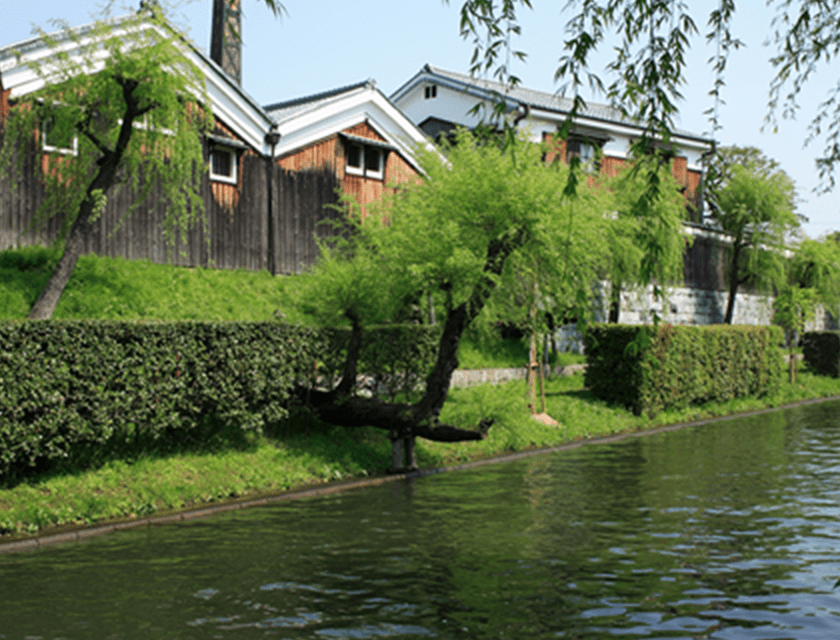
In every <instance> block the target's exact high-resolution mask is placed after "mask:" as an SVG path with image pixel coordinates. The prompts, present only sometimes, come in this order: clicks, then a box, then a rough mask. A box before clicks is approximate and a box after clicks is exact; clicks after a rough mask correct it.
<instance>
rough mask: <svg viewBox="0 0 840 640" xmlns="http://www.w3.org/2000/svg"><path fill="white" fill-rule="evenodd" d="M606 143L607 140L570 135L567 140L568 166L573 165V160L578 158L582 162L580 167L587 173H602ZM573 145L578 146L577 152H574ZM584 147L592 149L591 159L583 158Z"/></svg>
mask: <svg viewBox="0 0 840 640" xmlns="http://www.w3.org/2000/svg"><path fill="white" fill-rule="evenodd" d="M605 142H606V141H605V140H599V139H597V138H592V137H590V136H587V135H581V134H575V133H571V134H569V137H568V138H567V139H566V164H571V161H572V158H578V159H579V160H580V166H581V167H583V169H584V171H585V172H586V173H593V174H597V173H600V172H601V159H602V157H603V155H604V143H605ZM573 144H574V145H576V146H577V150H576V151H572V145H573ZM584 146H586V147H589V148H591V149H592V157H591V158H586V159H584V158H583V157H582V155H581V148H582V147H584Z"/></svg>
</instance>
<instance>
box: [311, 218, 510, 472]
mask: <svg viewBox="0 0 840 640" xmlns="http://www.w3.org/2000/svg"><path fill="white" fill-rule="evenodd" d="M524 240H525V238H524V234H523V233H522V232H518V233H515V234H513V235H509V236H506V237H505V238H502V239H497V240H494V241H493V242H492V243H490V246H488V248H487V258H486V261H485V264H484V274H485V275H484V277H483V278H481V280H480V281H479V283H478V284H477V285H476V287H475V289H474V290H473V292H472V295H471V296H470V298H469V300H467V301H466V302H464V303H462V304H460V305H458V306H457V307H454V308H452V309H449V310H448V312H447V314H446V321H445V323H444V327H443V332H442V333H441V337H440V341H439V343H438V354H437V358H436V360H435V364H434V366H433V368H432V371H431V373H430V374H429V376H428V377H427V378H426V388H425V392H424V393H423V396H422V397H421V398H420V400H418V401H417V402H416V403H414V404H408V403H392V402H390V403H389V402H383V401H381V400H379V399H377V398H364V397H358V396H355V395H353V389H354V387H355V384H356V380H355V378H356V361H357V359H358V356H359V352H360V346H361V337H362V326H361V323H360V322H359V320H358V317H356V316H355V315H354V314H349V313H348V314H347V317H348V318H349V319H350V321H351V323H352V326H353V329H352V332H351V335H350V343H349V346H348V349H347V360H346V362H345V366H344V372H343V375H342V379H341V382H340V383H339V384H338V386H337V387H336V388H335V389H333V390H331V391H321V390H317V389H307V388H300V389H298V393H297V395H298V398H299V399H300V400H301V401H303V402H306V403H307V404H309V405H310V407H311V408H312V409H313V411H314V412H315V413H316V415H317V416H318V417H319V418H320V419H321V420H323V421H324V422H326V423H328V424H334V425H337V426H342V427H365V426H371V427H375V428H378V429H384V430H386V431H388V433H389V437H390V439H391V443H392V447H391V453H392V462H391V469H390V471H392V472H399V471H406V470H408V469H411V468H415V467H416V464H415V461H414V440H415V438H417V437H420V438H426V439H427V440H433V441H436V442H463V441H466V440H482V439H484V438H485V437H486V436H487V432H488V430H489V429H490V426H491V425H492V424H493V420H492V419H486V418H485V419H482V420H481V421H480V422H479V424H478V428H477V429H463V428H461V427H455V426H452V425H448V424H442V423H441V422H440V420H439V416H440V412H441V410H442V409H443V404H444V402H445V401H446V397H447V395H448V394H449V384H450V382H451V380H452V373H453V372H454V371H455V369H457V368H458V346H459V344H460V341H461V336H462V334H463V333H464V330H465V329H466V328H467V327H468V326H469V324H470V323H471V322H472V321H473V320H474V319H475V318H476V317H477V316H478V314H479V313H480V312H481V310H482V309H483V308H484V305H485V304H486V302H487V300H488V298H489V297H490V294H491V293H492V291H493V289H494V288H495V286H496V285H495V276H498V275H499V274H501V272H502V269H503V268H504V264H505V261H506V260H507V258H508V257H509V256H510V254H511V253H512V252H513V251H514V250H515V249H517V248H518V247H520V246H522V243H523V242H524ZM403 453H405V462H403Z"/></svg>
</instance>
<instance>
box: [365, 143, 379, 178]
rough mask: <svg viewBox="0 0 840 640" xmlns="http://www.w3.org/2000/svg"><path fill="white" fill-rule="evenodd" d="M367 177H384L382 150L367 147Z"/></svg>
mask: <svg viewBox="0 0 840 640" xmlns="http://www.w3.org/2000/svg"><path fill="white" fill-rule="evenodd" d="M365 175H366V176H367V177H368V178H381V177H382V149H377V148H376V147H365Z"/></svg>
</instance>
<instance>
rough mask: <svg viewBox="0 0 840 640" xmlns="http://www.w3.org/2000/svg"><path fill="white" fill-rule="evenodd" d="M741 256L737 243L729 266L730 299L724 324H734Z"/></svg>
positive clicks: (728, 299) (737, 242)
mask: <svg viewBox="0 0 840 640" xmlns="http://www.w3.org/2000/svg"><path fill="white" fill-rule="evenodd" d="M740 255H741V243H740V242H739V241H737V240H736V241H735V243H734V244H733V245H732V262H731V263H730V265H729V297H728V298H727V300H726V314H725V315H724V316H723V323H724V324H732V317H733V316H734V315H735V296H736V295H738V285H739V284H740V281H739V280H738V259H739V257H740Z"/></svg>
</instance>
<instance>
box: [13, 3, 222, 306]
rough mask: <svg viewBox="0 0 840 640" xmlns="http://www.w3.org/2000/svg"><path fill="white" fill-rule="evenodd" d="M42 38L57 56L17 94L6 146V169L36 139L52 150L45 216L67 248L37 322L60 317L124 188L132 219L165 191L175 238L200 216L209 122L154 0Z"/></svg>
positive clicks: (196, 75) (17, 167) (18, 162)
mask: <svg viewBox="0 0 840 640" xmlns="http://www.w3.org/2000/svg"><path fill="white" fill-rule="evenodd" d="M40 36H41V38H42V39H43V41H44V43H45V44H46V45H47V46H49V47H50V48H51V50H52V52H53V53H52V55H48V56H44V57H39V58H36V59H31V60H29V62H28V64H29V67H30V68H31V70H32V72H33V73H34V74H36V75H37V76H38V77H39V78H40V79H41V80H42V81H43V87H42V88H41V89H39V90H38V91H36V92H33V93H29V94H27V95H25V96H22V97H20V98H18V99H17V100H16V101H15V103H14V104H13V107H12V109H11V113H10V116H9V118H8V121H7V122H6V125H5V135H4V144H3V147H2V150H0V163H2V167H4V168H5V169H7V170H9V171H11V172H17V171H22V170H23V158H24V156H25V153H22V152H20V150H21V149H22V148H25V145H27V144H29V143H30V141H31V140H32V139H33V135H34V137H35V140H36V143H37V144H38V145H39V146H40V150H41V151H43V153H44V154H45V156H46V161H45V162H44V163H43V167H42V165H41V164H38V163H36V166H35V171H36V172H38V173H39V175H40V174H41V172H42V170H43V176H42V179H43V180H44V183H45V187H46V196H45V200H44V203H43V205H42V206H41V208H40V210H39V212H38V218H39V219H40V220H45V219H47V218H48V217H50V216H52V215H54V214H61V215H62V216H63V223H64V227H63V234H62V239H63V240H64V248H63V252H62V255H61V258H60V259H59V261H58V264H57V266H56V268H55V270H54V272H53V273H52V275H51V276H50V279H49V281H48V282H47V285H46V286H45V287H44V290H43V291H42V293H41V295H40V296H39V298H38V300H37V301H36V302H35V304H34V306H33V307H32V309H31V311H30V314H29V317H30V318H49V317H50V316H51V315H52V313H53V311H54V310H55V307H56V305H57V303H58V300H59V298H60V297H61V294H62V292H63V290H64V287H65V285H66V284H67V282H68V280H69V279H70V275H71V274H72V272H73V269H74V268H75V265H76V262H77V260H78V258H79V256H80V255H81V253H82V251H83V248H84V245H85V238H86V236H87V235H88V234H89V233H90V230H91V225H92V223H93V222H94V221H95V220H96V219H97V218H98V217H99V216H100V215H101V214H102V211H103V209H104V207H105V204H106V202H107V199H108V198H113V197H114V195H115V193H116V190H117V189H119V188H125V189H129V190H130V191H131V194H132V196H133V205H132V207H131V208H129V209H128V210H127V211H125V213H124V217H127V216H129V215H130V214H131V211H132V210H133V208H134V207H136V206H137V205H138V204H140V203H141V202H143V201H144V200H146V199H147V198H148V197H149V195H150V194H151V192H152V189H153V187H160V193H161V204H162V205H164V206H165V207H166V222H165V231H166V232H167V235H168V236H169V237H170V238H171V236H172V234H173V233H174V232H175V230H176V229H177V228H180V229H181V230H185V229H187V228H189V227H190V226H191V225H192V224H194V223H195V222H196V221H197V220H199V219H200V218H201V216H202V215H203V208H202V201H201V199H200V198H199V197H198V195H197V193H196V189H197V187H198V185H199V183H200V177H201V173H202V171H203V170H204V164H205V162H204V159H203V155H202V143H201V137H200V133H201V132H202V131H203V130H205V129H206V128H207V127H208V126H209V124H210V122H211V119H212V116H211V115H210V113H209V112H208V111H207V110H206V108H205V107H204V106H203V105H206V104H207V100H206V97H205V93H204V78H203V76H202V74H201V72H200V70H199V69H198V68H197V67H196V66H195V65H194V64H193V63H192V62H191V61H190V59H189V57H188V54H187V51H188V49H187V46H186V43H185V42H184V41H183V40H182V36H180V35H179V34H178V33H177V32H176V31H174V30H173V29H172V28H171V27H170V26H169V24H168V23H167V22H166V20H165V18H164V16H163V15H162V12H161V11H160V9H158V8H157V7H156V5H154V4H151V3H149V4H147V5H146V8H143V9H141V10H140V11H139V12H138V13H137V14H135V15H132V16H129V17H127V18H124V19H120V20H100V21H98V22H96V23H95V24H94V25H93V26H92V27H90V28H89V29H85V30H73V29H70V28H69V27H67V26H66V25H64V28H63V29H62V31H61V32H59V33H58V34H53V35H48V34H46V33H44V32H41V33H40ZM15 157H17V159H15Z"/></svg>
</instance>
